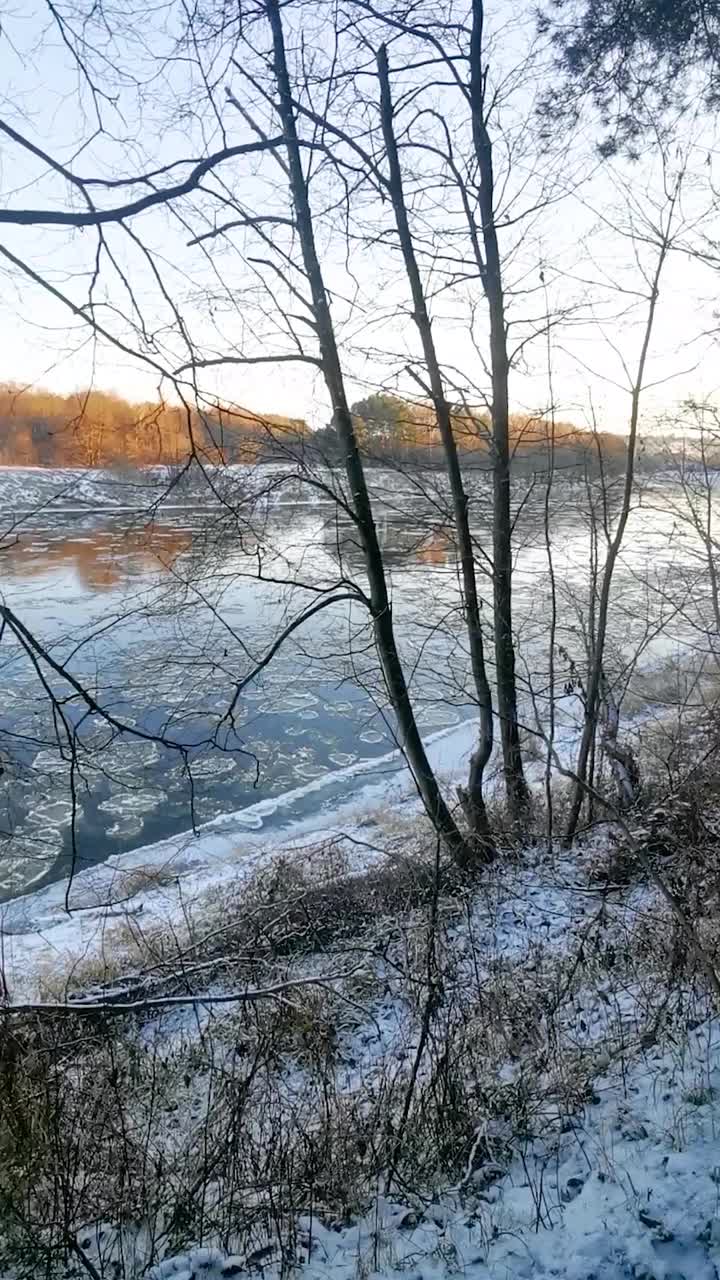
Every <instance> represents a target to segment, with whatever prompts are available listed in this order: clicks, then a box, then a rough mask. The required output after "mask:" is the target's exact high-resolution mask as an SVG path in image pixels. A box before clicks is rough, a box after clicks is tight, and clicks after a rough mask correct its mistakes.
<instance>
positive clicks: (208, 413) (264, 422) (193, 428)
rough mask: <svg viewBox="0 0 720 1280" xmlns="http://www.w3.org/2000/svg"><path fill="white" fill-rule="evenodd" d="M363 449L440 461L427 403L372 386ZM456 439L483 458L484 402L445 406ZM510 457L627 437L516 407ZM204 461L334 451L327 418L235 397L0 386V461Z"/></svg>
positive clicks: (582, 454) (607, 454)
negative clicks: (207, 404) (175, 398)
mask: <svg viewBox="0 0 720 1280" xmlns="http://www.w3.org/2000/svg"><path fill="white" fill-rule="evenodd" d="M351 407H352V412H353V416H354V419H355V424H356V429H357V437H358V441H359V443H360V446H361V449H362V451H363V453H364V455H365V457H366V458H367V459H368V460H369V461H376V462H388V463H390V462H406V463H412V464H415V465H425V466H434V465H436V464H438V465H439V464H441V463H442V446H441V441H440V438H439V433H438V428H437V423H436V417H435V413H434V410H433V408H432V406H431V405H429V404H423V403H418V402H411V401H407V400H403V399H401V398H400V397H398V396H394V395H389V394H385V393H379V394H375V395H371V396H368V397H367V398H366V399H364V400H359V401H356V402H355V403H354V404H353V405H352V406H351ZM453 425H454V432H455V436H456V440H457V446H458V449H460V450H462V451H463V453H464V454H465V455H466V459H467V461H468V462H471V463H474V462H476V465H477V466H478V467H484V466H486V465H488V462H489V458H488V455H489V452H490V438H491V437H490V418H489V414H485V413H483V412H477V413H475V412H472V413H471V412H468V411H467V410H457V411H455V412H454V414H453ZM510 437H511V444H512V449H513V452H514V454H515V457H516V458H517V460H518V461H520V460H523V459H524V460H525V462H526V464H527V462H530V463H531V464H532V465H534V466H535V467H539V468H540V469H543V468H544V467H545V466H546V465H547V461H548V459H549V457H550V455H551V454H552V455H553V456H554V462H555V465H556V466H560V467H562V466H575V465H579V464H586V463H587V464H590V465H591V466H592V467H593V468H594V467H595V466H597V465H598V464H599V461H600V459H602V462H603V464H604V465H610V466H611V467H612V465H613V463H614V464H616V465H622V463H623V462H624V458H625V438H624V437H623V436H621V435H616V434H613V433H612V432H590V431H586V430H583V429H582V428H579V427H577V426H574V425H572V424H570V423H566V422H554V423H553V422H551V421H550V420H549V419H548V418H545V417H542V416H537V415H530V414H527V413H525V414H522V413H516V414H513V415H511V418H510ZM193 451H194V452H195V453H196V455H197V456H198V458H200V459H201V460H202V461H205V462H208V463H211V464H213V463H227V462H245V463H250V462H264V461H277V460H281V459H282V458H283V457H288V456H292V457H297V455H298V454H299V453H302V452H305V451H309V452H311V453H312V454H313V455H314V456H315V457H316V458H317V456H318V455H320V456H324V457H326V458H327V460H328V462H330V463H336V462H339V461H340V460H341V451H340V447H339V444H338V441H337V437H336V435H335V430H334V428H333V427H332V425H330V426H327V427H324V428H322V429H320V430H317V431H312V430H311V429H310V428H309V426H308V424H307V423H306V422H305V421H304V419H302V418H287V417H283V416H281V415H279V414H268V415H265V416H262V415H260V414H254V413H252V412H250V411H248V410H246V409H242V408H239V407H233V406H223V407H220V406H217V407H215V408H213V409H212V410H205V411H200V410H198V409H191V410H188V409H187V408H185V407H184V406H182V405H172V404H165V403H162V402H158V403H154V404H153V403H149V402H148V403H140V404H133V403H131V402H130V401H128V400H124V399H123V398H122V397H121V396H118V395H115V394H113V393H111V392H105V391H97V390H88V391H78V392H74V393H73V394H71V395H59V394H56V393H55V392H52V391H47V390H42V389H39V390H25V389H22V388H19V387H16V386H12V385H6V386H4V387H2V388H0V464H1V465H3V466H39V467H118V466H130V467H135V466H154V465H169V466H175V465H178V464H181V463H183V462H184V461H186V460H187V458H188V457H189V456H190V454H191V453H192V452H193Z"/></svg>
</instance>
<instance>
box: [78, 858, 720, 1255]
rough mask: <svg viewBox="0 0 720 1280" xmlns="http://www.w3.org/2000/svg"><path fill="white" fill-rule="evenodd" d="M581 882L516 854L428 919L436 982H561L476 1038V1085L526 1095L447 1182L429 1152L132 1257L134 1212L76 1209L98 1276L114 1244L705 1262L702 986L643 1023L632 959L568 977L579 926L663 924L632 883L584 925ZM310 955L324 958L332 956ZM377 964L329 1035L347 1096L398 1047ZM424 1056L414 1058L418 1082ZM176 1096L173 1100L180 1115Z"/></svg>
mask: <svg viewBox="0 0 720 1280" xmlns="http://www.w3.org/2000/svg"><path fill="white" fill-rule="evenodd" d="M584 886H585V881H584V879H583V877H582V874H581V873H579V872H578V868H577V867H576V866H575V865H574V863H573V861H571V860H568V861H563V860H560V861H559V862H554V863H553V865H552V866H551V867H550V866H548V865H545V864H544V863H539V864H537V865H535V866H527V867H526V868H525V869H522V868H516V869H515V870H514V871H509V872H508V873H506V874H505V875H501V876H499V877H498V878H497V879H495V880H494V881H493V883H492V884H491V885H489V886H487V887H486V890H485V891H484V892H483V893H482V894H481V895H479V896H478V897H477V899H476V900H475V901H474V903H473V905H472V910H471V912H470V914H469V916H468V918H467V920H466V921H465V922H462V921H460V922H459V923H455V924H453V923H451V924H450V925H449V927H448V930H447V932H446V934H445V946H446V948H447V954H448V956H451V957H452V965H453V971H452V977H451V976H450V971H449V970H448V977H447V983H448V986H449V984H450V983H451V982H452V983H454V984H455V986H456V988H457V990H458V991H459V992H464V993H465V998H466V1000H467V1002H468V1004H472V1003H473V1002H477V1001H478V1000H479V999H480V998H481V994H482V992H483V991H484V990H487V991H490V994H491V995H492V990H494V987H493V983H496V982H497V979H498V975H499V974H504V975H505V977H506V978H508V979H510V980H511V981H510V985H508V987H507V990H508V992H509V993H510V994H509V997H508V998H509V999H510V1000H511V1001H515V1002H517V1004H518V1007H519V1008H520V1009H522V1006H523V998H524V997H525V998H526V999H527V1000H528V1001H529V1005H528V1008H532V1009H533V1010H534V1009H536V1008H537V1006H538V1004H539V1002H540V1001H539V993H541V992H542V991H544V990H546V991H547V993H548V995H550V994H552V993H553V991H554V990H555V984H556V983H557V982H559V984H560V985H562V986H563V987H567V992H566V996H567V998H566V999H565V1001H564V1003H562V1004H560V1005H558V1007H557V1008H556V1009H555V1008H553V1012H552V1014H551V1013H550V1012H546V1014H545V1016H544V1017H543V1018H541V1019H540V1020H539V1021H538V1024H537V1026H536V1027H535V1028H534V1029H533V1031H532V1035H530V1029H529V1028H527V1032H528V1037H529V1038H528V1040H527V1041H524V1039H523V1035H524V1030H525V1029H521V1031H520V1033H519V1037H518V1043H517V1044H516V1045H514V1046H511V1050H512V1051H511V1052H510V1054H509V1056H507V1050H506V1057H505V1060H504V1061H503V1060H502V1056H501V1057H500V1058H497V1059H496V1067H495V1074H493V1071H492V1068H491V1057H490V1055H489V1051H488V1057H487V1058H485V1057H484V1056H482V1055H483V1052H484V1051H481V1057H480V1059H479V1062H478V1078H479V1080H480V1081H482V1080H484V1079H485V1073H487V1086H488V1089H491V1088H497V1089H498V1090H502V1089H503V1088H506V1089H507V1090H509V1091H511V1090H512V1089H513V1087H514V1086H516V1085H517V1084H518V1083H519V1082H520V1081H521V1080H522V1079H523V1078H532V1083H533V1087H534V1089H535V1091H536V1092H535V1093H534V1094H533V1095H532V1096H533V1103H534V1111H533V1118H532V1123H531V1124H530V1125H529V1126H526V1129H525V1131H518V1130H516V1128H515V1127H514V1126H513V1123H512V1120H511V1119H509V1118H508V1119H502V1118H497V1117H496V1118H494V1119H490V1120H488V1117H487V1114H485V1115H482V1118H479V1122H478V1123H477V1126H476V1129H475V1134H476V1141H475V1142H473V1144H472V1146H471V1147H470V1150H469V1151H468V1153H467V1158H466V1161H465V1163H464V1172H462V1173H461V1175H460V1177H459V1178H458V1177H456V1178H455V1179H454V1180H453V1183H451V1184H449V1183H448V1180H447V1179H443V1177H442V1171H441V1170H438V1176H437V1179H436V1182H435V1185H434V1186H430V1187H428V1186H427V1185H425V1186H422V1185H420V1186H419V1187H418V1189H417V1190H409V1189H408V1188H407V1186H405V1187H404V1188H403V1191H402V1193H399V1192H398V1190H397V1188H395V1189H393V1191H392V1192H391V1193H390V1194H386V1193H385V1191H384V1186H383V1179H382V1178H379V1179H378V1182H377V1186H376V1188H375V1191H374V1194H372V1195H369V1197H368V1207H367V1210H366V1211H365V1212H364V1213H357V1214H355V1215H353V1216H352V1220H351V1221H347V1222H343V1221H342V1220H341V1219H339V1218H338V1216H337V1215H332V1214H328V1213H327V1212H326V1213H323V1211H322V1210H316V1211H310V1212H300V1213H297V1214H295V1215H294V1217H293V1220H292V1222H290V1220H289V1219H286V1220H285V1222H284V1225H282V1227H281V1228H280V1238H278V1230H279V1228H278V1223H277V1222H275V1223H273V1224H272V1226H269V1227H268V1229H267V1231H265V1232H263V1229H262V1227H261V1228H260V1229H257V1228H254V1230H253V1234H252V1239H251V1241H250V1243H248V1240H247V1238H246V1237H244V1238H243V1246H242V1248H240V1245H239V1242H238V1252H229V1251H228V1249H227V1243H226V1248H225V1249H224V1250H223V1249H221V1248H218V1247H217V1244H218V1241H217V1239H216V1238H215V1237H214V1235H213V1230H212V1228H211V1227H208V1232H207V1235H206V1236H205V1238H204V1239H203V1240H202V1241H201V1242H200V1243H201V1244H202V1247H200V1248H197V1249H191V1250H190V1251H189V1252H188V1253H184V1254H181V1255H174V1256H170V1257H167V1258H165V1259H164V1260H163V1261H162V1262H160V1263H157V1262H156V1263H155V1264H154V1265H153V1266H152V1267H150V1268H149V1269H148V1261H149V1259H150V1257H151V1248H152V1247H153V1246H154V1248H155V1250H156V1256H157V1246H158V1238H157V1231H156V1232H155V1235H154V1239H153V1242H152V1245H151V1241H150V1237H149V1235H148V1232H147V1231H145V1230H143V1229H142V1228H140V1229H139V1230H137V1231H135V1230H132V1229H131V1230H127V1229H126V1230H125V1231H124V1232H123V1233H121V1234H120V1235H118V1234H117V1233H116V1232H115V1231H114V1230H113V1228H112V1225H111V1224H97V1223H95V1224H92V1225H90V1226H89V1227H86V1228H83V1229H82V1231H81V1232H80V1233H79V1238H80V1242H81V1245H82V1247H83V1249H84V1250H85V1252H86V1253H87V1256H88V1258H89V1259H90V1260H91V1261H92V1264H93V1265H94V1266H95V1267H96V1268H97V1269H98V1271H100V1272H101V1273H102V1274H103V1275H108V1274H112V1263H113V1261H114V1260H120V1259H122V1261H123V1265H124V1267H125V1268H126V1274H127V1273H128V1271H129V1273H130V1274H134V1275H138V1276H139V1275H146V1276H147V1280H180V1277H183V1278H184V1280H188V1278H189V1277H194V1278H195V1280H201V1277H207V1278H209V1280H216V1278H217V1280H220V1278H222V1277H228V1278H229V1277H233V1276H241V1275H245V1274H259V1275H261V1276H263V1277H264V1278H265V1280H276V1278H277V1280H279V1278H280V1277H281V1276H288V1275H290V1274H293V1275H297V1277H298V1280H330V1277H333V1278H334V1280H360V1277H363V1278H366V1280H371V1278H376V1280H391V1278H393V1277H398V1280H401V1278H404V1280H409V1278H414V1280H440V1278H441V1277H450V1276H453V1275H458V1276H465V1277H468V1278H469V1280H510V1278H511V1277H512V1278H513V1280H515V1278H516V1277H524V1278H526V1280H545V1277H548V1278H549V1277H562V1278H563V1280H592V1278H593V1277H594V1278H595V1280H713V1278H715V1277H717V1275H718V1274H719V1272H718V1270H717V1267H716V1264H718V1265H720V1135H718V1131H717V1130H718V1123H720V1116H719V1113H718V1108H717V1102H718V1098H720V1023H719V1022H718V1021H717V1020H713V1019H711V1018H710V1017H709V1016H708V1012H707V1010H708V1006H707V1003H706V1001H705V1000H704V998H703V997H702V996H692V998H690V996H688V998H687V1001H686V1000H685V999H684V997H683V998H682V999H680V1000H679V1004H680V1005H682V1010H683V1011H682V1016H681V1017H671V1016H670V1015H668V1017H667V1018H666V1020H665V1022H664V1024H663V1029H662V1033H661V1032H660V1031H659V1029H658V1025H657V1023H656V1022H655V1021H654V1020H653V1018H652V1017H650V1016H649V1014H650V1005H649V1003H648V1002H649V1001H650V999H651V997H650V995H649V993H648V991H647V990H646V989H645V986H644V984H645V980H646V978H647V974H646V972H645V970H642V969H639V970H638V972H637V976H636V980H632V981H631V980H629V977H628V971H627V970H626V969H624V968H623V970H622V972H616V971H615V970H614V967H613V968H611V969H609V970H607V971H606V970H604V969H603V966H602V964H600V972H598V970H597V969H593V967H592V966H590V967H589V968H588V969H587V971H586V972H585V971H583V975H582V977H581V978H580V979H579V980H578V981H576V980H575V979H576V976H577V975H576V969H577V964H576V962H577V960H578V958H579V957H580V956H581V953H582V948H583V946H585V945H587V943H588V940H589V938H590V936H591V931H592V930H593V929H595V928H596V927H598V928H599V930H600V936H601V937H602V945H603V946H604V947H605V948H606V949H607V950H608V951H609V949H611V948H612V949H615V948H619V946H620V945H621V942H622V940H623V939H625V940H627V939H628V938H629V937H631V936H633V934H632V930H633V929H635V928H637V927H638V925H640V927H641V928H642V927H643V926H644V927H651V926H652V927H657V926H658V925H660V927H662V923H663V922H662V913H661V909H660V908H659V906H658V904H657V902H656V901H655V900H654V899H653V896H652V894H650V893H649V891H647V890H644V889H633V890H630V891H628V893H627V894H625V895H623V897H622V901H618V902H616V903H615V905H614V906H613V907H612V908H611V909H609V911H608V913H606V916H605V918H604V919H603V920H602V922H601V923H600V925H598V901H599V898H598V896H592V895H591V894H590V893H588V892H587V891H586V890H585V888H584ZM600 914H601V915H602V914H603V913H602V911H601V912H600ZM409 927H410V928H412V922H409ZM665 927H667V922H666V921H665ZM596 941H597V940H596ZM401 954H402V944H401V943H400V942H399V943H398V944H397V951H396V952H393V949H392V942H391V944H390V950H389V951H387V950H386V952H385V959H384V961H383V962H382V964H385V965H387V963H388V962H392V961H393V958H394V957H395V959H398V957H399V956H400V955H401ZM328 963H329V965H330V967H331V968H332V967H333V964H334V965H335V966H336V965H337V960H334V961H333V960H329V961H328ZM380 963H381V962H378V964H380ZM478 964H479V966H480V971H479V973H478ZM583 965H584V961H583ZM383 972H384V973H385V976H386V978H387V979H388V980H387V982H386V989H385V992H384V994H383V995H382V996H381V997H378V998H377V1000H376V1001H375V1002H374V1003H372V1005H370V1006H368V1016H367V1018H366V1019H365V1020H364V1021H363V1020H361V1021H360V1023H359V1024H358V1023H357V1021H356V1022H355V1023H354V1024H353V1025H352V1027H351V1029H349V1030H348V1031H347V1032H346V1033H345V1034H344V1035H343V1036H341V1039H340V1043H339V1047H338V1056H337V1069H336V1072H335V1078H334V1079H335V1083H334V1086H333V1087H334V1090H335V1092H336V1093H337V1094H339V1095H342V1096H345V1097H346V1098H347V1099H352V1100H355V1099H357V1098H359V1097H362V1098H369V1097H371V1096H372V1094H373V1091H374V1089H375V1088H376V1087H379V1083H380V1082H382V1085H383V1087H384V1088H387V1087H388V1080H389V1074H388V1073H389V1071H395V1072H397V1078H398V1079H399V1078H401V1073H402V1071H403V1069H404V1067H405V1069H406V1066H407V1058H408V1055H409V1056H410V1058H412V1056H413V1054H414V1052H415V1050H416V1048H417V1043H418V1029H417V1025H416V1022H414V1020H413V1017H412V1014H411V1013H410V1011H409V1010H408V1007H407V1004H406V1001H405V1000H404V999H403V996H402V983H401V982H400V981H397V980H396V981H393V980H392V978H391V977H390V975H391V974H392V972H393V966H392V963H391V967H390V968H389V969H387V968H386V969H384V970H383ZM523 984H525V985H526V990H525V992H524V993H523ZM503 989H504V988H503V985H502V983H501V984H500V985H499V987H498V990H499V991H500V993H502V991H503ZM550 1003H551V1004H553V1005H554V1002H550ZM691 1005H692V1008H690V1006H691ZM548 1008H549V1006H548ZM676 1012H677V1010H676ZM213 1016H214V1015H213V1014H212V1011H211V1010H210V1009H209V1008H208V1009H206V1010H205V1012H204V1016H203V1018H202V1022H201V1023H198V1027H199V1026H201V1027H202V1034H203V1035H207V1034H208V1028H209V1026H210V1025H211V1024H210V1022H209V1019H212V1017H213ZM688 1026H691V1027H692V1028H693V1029H692V1030H688ZM190 1027H191V1022H190V1021H189V1020H187V1019H182V1020H181V1021H178V1017H177V1014H175V1013H173V1014H169V1015H167V1016H166V1018H164V1019H161V1021H160V1022H159V1023H157V1024H155V1025H154V1026H153V1028H152V1031H151V1032H150V1034H151V1036H152V1039H153V1041H154V1043H155V1044H161V1045H163V1046H165V1047H166V1049H167V1046H168V1044H170V1045H172V1048H171V1049H167V1052H168V1053H173V1054H174V1053H176V1052H177V1045H178V1036H179V1037H180V1039H182V1038H183V1037H184V1036H185V1035H187V1034H188V1032H189V1029H190ZM488 1034H490V1032H488ZM222 1042H223V1041H222V1036H221V1037H220V1040H219V1042H218V1043H220V1044H221V1043H222ZM551 1046H552V1050H553V1052H552V1054H550V1053H548V1050H549V1048H550V1047H551ZM303 1070H304V1069H303V1067H302V1066H301V1065H299V1064H298V1063H294V1065H292V1067H291V1068H290V1069H289V1071H288V1072H287V1073H286V1075H285V1077H284V1079H283V1083H282V1088H281V1089H280V1092H279V1093H278V1094H277V1097H278V1098H281V1099H283V1100H284V1105H285V1106H287V1108H288V1110H289V1111H291V1110H293V1109H296V1108H297V1107H298V1106H299V1105H300V1101H299V1100H300V1099H301V1098H302V1096H303V1089H302V1076H303ZM428 1070H429V1069H428ZM425 1071H426V1068H425V1065H424V1064H423V1066H422V1067H421V1070H420V1083H421V1084H422V1082H423V1072H425ZM402 1078H403V1079H404V1078H405V1077H402ZM575 1078H576V1079H577V1081H583V1082H584V1081H585V1080H586V1079H591V1081H592V1083H591V1084H590V1086H589V1087H587V1086H585V1085H584V1084H583V1086H582V1087H583V1090H584V1093H585V1100H584V1101H583V1102H581V1103H579V1104H578V1103H577V1101H575V1102H573V1097H572V1088H570V1089H568V1080H569V1079H575ZM481 1112H482V1106H479V1107H478V1116H479V1117H480V1113H481ZM193 1114H196V1113H195V1112H194V1111H193V1108H192V1107H191V1109H190V1112H189V1113H188V1114H187V1119H186V1123H187V1124H188V1125H190V1126H191V1125H192V1123H193V1121H192V1119H191V1116H192V1115H193ZM308 1121H309V1122H311V1120H310V1116H309V1115H308ZM202 1131H203V1132H204V1130H202ZM198 1132H200V1128H199V1129H198ZM249 1138H250V1135H248V1140H249ZM182 1149H183V1148H181V1150H182ZM178 1154H180V1152H178ZM210 1218H211V1215H209V1217H208V1222H210ZM283 1231H284V1233H285V1235H284V1237H283V1235H282V1232H283ZM290 1242H292V1244H291V1243H290ZM290 1253H292V1266H291V1265H290V1262H289V1254H290Z"/></svg>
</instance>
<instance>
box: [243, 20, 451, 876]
mask: <svg viewBox="0 0 720 1280" xmlns="http://www.w3.org/2000/svg"><path fill="white" fill-rule="evenodd" d="M265 11H266V13H267V17H268V21H269V24H270V29H271V32H272V41H273V65H274V72H275V79H276V84H277V89H278V112H279V115H280V120H281V123H282V128H283V134H284V140H285V148H286V154H287V159H288V172H289V181H290V189H291V194H292V199H293V204H294V207H295V217H296V225H297V231H298V237H299V240H300V246H301V250H302V256H303V262H304V266H305V271H306V274H307V278H308V283H309V286H310V292H311V296H312V307H313V318H314V320H315V325H316V331H317V336H318V345H319V348H320V361H321V367H322V372H323V377H324V380H325V385H326V386H327V389H328V394H329V396H330V401H331V404H332V409H333V421H334V425H335V429H336V431H337V434H338V437H339V439H340V441H341V444H342V447H343V451H344V455H345V471H346V474H347V478H348V484H349V486H350V492H351V495H352V502H353V508H354V513H355V518H356V521H357V527H358V533H359V536H360V539H361V542H362V547H363V552H364V558H365V568H366V573H367V578H368V586H369V591H370V599H369V604H370V612H371V616H372V620H373V629H374V634H375V643H376V647H377V652H378V656H379V659H380V664H381V668H382V672H383V677H384V680H385V686H386V689H387V693H388V697H389V699H390V703H391V705H392V708H393V711H394V713H395V716H396V719H397V728H398V734H399V740H400V745H401V748H402V751H403V753H404V755H405V758H406V759H407V761H408V764H409V766H410V769H411V771H412V774H413V777H414V779H415V783H416V785H417V788H418V791H419V793H420V796H421V798H422V801H423V804H424V806H425V810H426V812H427V814H428V816H429V818H430V820H431V822H432V823H433V825H434V827H435V830H436V831H437V832H438V835H439V836H440V837H441V838H442V840H443V842H444V844H445V846H446V847H447V848H448V850H449V851H450V852H451V854H452V855H453V857H454V858H455V860H456V861H457V862H458V863H459V864H460V865H462V866H465V865H467V864H469V863H471V862H472V861H473V853H472V850H471V849H470V847H469V845H468V843H467V841H466V840H465V838H464V837H463V835H462V833H461V831H460V829H459V828H458V826H457V823H456V822H455V819H454V818H453V815H452V813H451V812H450V810H449V808H448V806H447V804H446V803H445V800H444V798H443V796H442V793H441V791H440V788H439V786H438V783H437V779H436V777H435V775H434V773H433V770H432V768H431V766H430V762H429V760H428V758H427V754H426V752H425V747H424V745H423V742H422V738H421V736H420V732H419V730H418V727H417V722H416V720H415V715H414V712H413V708H412V703H411V701H410V694H409V690H408V687H407V682H406V680H405V673H404V671H403V667H402V663H401V661H400V656H399V654H398V651H397V644H396V640H395V630H394V625H393V618H392V605H391V602H390V599H389V595H388V589H387V580H386V577H385V566H384V563H383V558H382V552H381V550H380V544H379V541H378V537H377V530H376V527H375V520H374V516H373V511H372V503H371V501H370V495H369V493H368V488H367V484H366V481H365V472H364V468H363V465H362V460H361V458H360V453H359V451H358V446H357V440H356V438H355V429H354V426H353V421H352V414H351V413H350V409H349V406H348V402H347V396H346V394H345V384H344V378H343V373H342V366H341V364H340V357H339V354H338V349H337V343H336V340H335V330H334V327H333V322H332V316H331V313H330V305H329V302H328V298H327V294H326V291H325V284H324V281H323V276H322V269H321V266H320V261H319V258H318V253H317V248H316V245H315V233H314V227H313V217H312V212H311V209H310V201H309V196H308V189H307V182H306V179H305V174H304V172H303V167H302V161H301V158H300V144H299V140H298V135H297V127H296V119H295V108H294V104H293V99H292V93H291V89H290V78H289V75H288V69H287V59H286V53H285V39H284V33H283V25H282V17H281V14H280V3H279V0H265Z"/></svg>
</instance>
